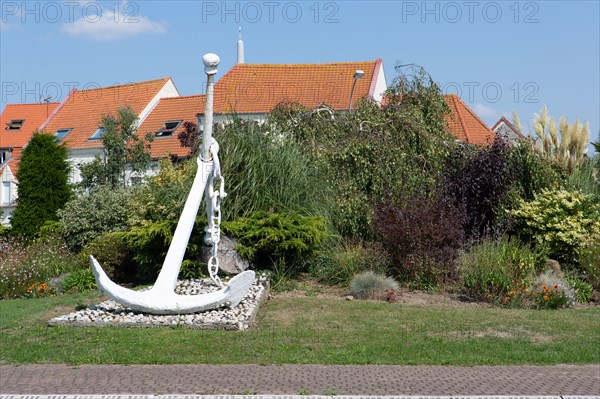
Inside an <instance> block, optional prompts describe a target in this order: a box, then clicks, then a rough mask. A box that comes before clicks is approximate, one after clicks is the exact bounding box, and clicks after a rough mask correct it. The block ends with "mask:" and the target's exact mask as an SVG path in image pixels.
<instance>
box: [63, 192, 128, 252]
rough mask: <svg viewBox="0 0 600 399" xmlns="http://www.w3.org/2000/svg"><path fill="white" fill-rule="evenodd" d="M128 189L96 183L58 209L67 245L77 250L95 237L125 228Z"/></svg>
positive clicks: (124, 229) (126, 223) (126, 225)
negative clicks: (93, 188)
mask: <svg viewBox="0 0 600 399" xmlns="http://www.w3.org/2000/svg"><path fill="white" fill-rule="evenodd" d="M133 195H134V191H133V190H132V189H131V188H111V187H107V186H100V187H98V188H97V189H95V190H93V191H91V192H90V193H89V194H85V193H84V194H81V195H79V196H78V197H76V198H75V199H73V200H71V201H69V202H68V203H67V204H66V205H65V207H64V208H63V209H62V210H61V211H59V212H58V215H59V217H60V224H61V230H62V234H63V237H64V238H65V242H66V243H67V245H68V246H69V248H70V249H71V250H72V251H74V252H79V251H80V250H81V249H82V248H83V247H84V246H85V245H86V244H88V243H89V242H90V241H92V240H93V239H94V238H96V237H100V236H101V235H103V234H104V233H108V232H111V231H127V230H128V229H129V224H128V221H127V220H128V213H129V211H130V207H129V201H130V199H131V197H132V196H133Z"/></svg>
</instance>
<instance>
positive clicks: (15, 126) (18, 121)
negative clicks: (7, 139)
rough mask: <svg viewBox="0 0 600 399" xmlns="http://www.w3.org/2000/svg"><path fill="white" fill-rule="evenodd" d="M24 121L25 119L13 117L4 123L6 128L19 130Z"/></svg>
mask: <svg viewBox="0 0 600 399" xmlns="http://www.w3.org/2000/svg"><path fill="white" fill-rule="evenodd" d="M24 123H25V119H13V120H12V121H10V123H7V124H6V130H20V129H21V128H22V127H23V124H24Z"/></svg>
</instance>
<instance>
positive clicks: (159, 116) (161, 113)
mask: <svg viewBox="0 0 600 399" xmlns="http://www.w3.org/2000/svg"><path fill="white" fill-rule="evenodd" d="M203 113H204V96H203V95H196V96H186V97H172V98H161V99H160V102H159V103H158V104H157V105H156V107H154V109H153V110H152V112H150V114H149V115H148V117H146V119H145V120H144V121H143V122H142V124H141V125H140V126H139V127H138V130H137V131H138V133H139V134H140V135H142V136H143V135H145V134H146V133H149V132H150V133H154V132H156V131H157V130H158V129H160V128H162V127H163V126H164V124H165V122H167V121H178V120H180V121H183V122H194V123H195V124H198V120H197V118H196V115H197V114H203ZM183 122H182V123H181V124H180V125H179V127H178V128H177V130H175V131H174V132H173V134H172V135H170V136H167V137H155V138H154V141H153V142H152V145H151V154H152V158H161V157H165V156H168V155H177V156H180V157H182V156H188V155H189V154H190V149H189V148H188V147H182V146H181V144H180V142H179V139H178V138H177V135H178V134H179V133H180V132H182V131H183V130H184V129H183Z"/></svg>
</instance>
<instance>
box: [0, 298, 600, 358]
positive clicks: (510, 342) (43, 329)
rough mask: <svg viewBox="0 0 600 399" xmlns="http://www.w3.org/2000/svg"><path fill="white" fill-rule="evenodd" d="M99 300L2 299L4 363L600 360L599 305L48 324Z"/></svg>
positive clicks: (293, 310)
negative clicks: (144, 325)
mask: <svg viewBox="0 0 600 399" xmlns="http://www.w3.org/2000/svg"><path fill="white" fill-rule="evenodd" d="M98 302H100V299H99V298H98V297H97V295H96V294H93V293H88V294H78V295H64V296H58V297H53V298H43V299H21V300H4V301H0V362H1V363H3V364H19V363H67V364H111V363H119V364H170V363H212V364H225V363H240V364H242V363H250V364H290V363H297V364H299V363H310V364H315V363H320V364H406V365H417V364H421V365H446V364H448V365H480V364H485V365H507V364H538V365H542V364H564V363H569V364H584V363H600V345H598V343H599V342H600V308H585V309H576V310H560V311H535V310H512V309H510V310H508V309H496V308H484V307H470V306H464V307H461V306H450V307H449V306H430V307H425V306H416V305H414V306H404V305H399V304H388V303H384V302H381V303H379V302H361V301H343V300H337V299H322V298H315V297H301V298H284V297H280V298H277V297H276V298H275V299H273V300H270V301H267V302H265V303H264V304H263V306H262V308H261V310H260V312H259V316H258V319H257V322H258V324H259V326H258V328H254V329H250V330H248V331H243V332H238V331H236V332H231V331H229V332H225V331H198V330H189V329H184V328H156V329H126V328H111V327H105V328H87V327H86V328H83V327H77V328H74V327H48V326H47V324H46V323H47V321H48V320H49V319H50V318H51V317H54V316H57V315H62V314H66V313H69V312H71V311H73V310H74V308H75V306H77V305H78V304H95V303H98Z"/></svg>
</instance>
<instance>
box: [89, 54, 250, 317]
mask: <svg viewBox="0 0 600 399" xmlns="http://www.w3.org/2000/svg"><path fill="white" fill-rule="evenodd" d="M202 61H203V62H204V72H205V73H206V75H207V83H206V97H205V104H204V133H203V137H202V147H201V152H200V155H199V156H198V159H197V162H198V171H197V172H196V176H195V178H194V183H193V184H192V189H191V190H190V194H189V195H188V198H187V200H186V202H185V206H184V208H183V211H182V213H181V216H180V217H179V222H178V223H177V228H176V229H175V234H174V235H173V240H172V241H171V245H170V246H169V250H168V252H167V256H166V258H165V261H164V263H163V266H162V269H161V271H160V273H159V275H158V278H157V279H156V282H155V284H154V286H153V287H152V288H151V289H149V290H147V291H134V290H131V289H128V288H123V287H121V286H119V285H117V284H115V283H114V282H113V281H111V279H110V278H109V277H108V276H107V275H106V273H105V272H104V270H103V269H102V267H101V266H100V264H99V263H98V261H97V260H96V259H94V257H93V256H90V261H91V264H92V270H93V271H94V276H95V277H96V283H97V284H98V288H99V289H100V292H101V293H102V292H103V293H106V294H107V295H108V296H109V297H110V298H111V299H112V300H114V301H115V302H118V303H120V304H122V305H125V306H127V307H129V308H131V309H133V310H138V311H141V312H146V313H153V314H185V313H195V312H201V311H204V310H209V309H214V308H218V307H220V306H230V307H234V306H237V305H238V304H239V303H240V301H241V300H242V299H243V298H244V297H245V296H246V294H247V293H248V290H249V289H250V286H252V284H253V283H254V277H255V275H254V272H253V271H251V270H247V271H245V272H243V273H240V274H238V275H237V276H235V277H234V278H232V279H231V280H230V281H229V283H228V284H227V286H226V287H223V288H221V289H220V290H219V291H216V292H211V293H208V294H200V295H179V294H176V293H175V286H176V284H177V276H178V275H179V270H180V269H181V262H182V261H183V257H184V255H185V250H186V247H187V243H188V241H189V239H190V235H191V233H192V230H193V228H194V222H195V220H196V215H197V214H198V208H199V207H200V204H201V202H202V197H203V194H204V195H206V205H207V206H206V212H207V216H208V221H209V222H208V226H207V228H206V235H205V241H206V242H207V243H210V244H212V245H213V251H212V255H213V256H212V257H211V259H210V260H209V272H210V275H211V278H212V279H213V281H214V282H215V283H217V284H218V285H219V286H221V282H220V280H219V278H218V277H217V273H216V272H217V271H218V260H217V258H216V247H217V244H218V242H219V226H218V223H219V222H220V211H219V209H218V200H219V199H220V198H222V197H224V196H225V193H224V191H223V181H221V189H220V190H217V191H215V190H214V187H213V181H214V180H215V179H222V177H221V171H220V166H219V158H218V148H219V146H218V144H217V142H216V141H215V139H214V138H213V137H212V127H213V126H212V124H213V97H214V75H215V74H216V73H217V66H218V65H219V62H220V59H219V57H218V56H217V55H216V54H210V53H209V54H206V55H204V57H203V58H202ZM219 197H220V198H219ZM215 212H216V215H217V216H215ZM215 218H216V219H217V223H215Z"/></svg>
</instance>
